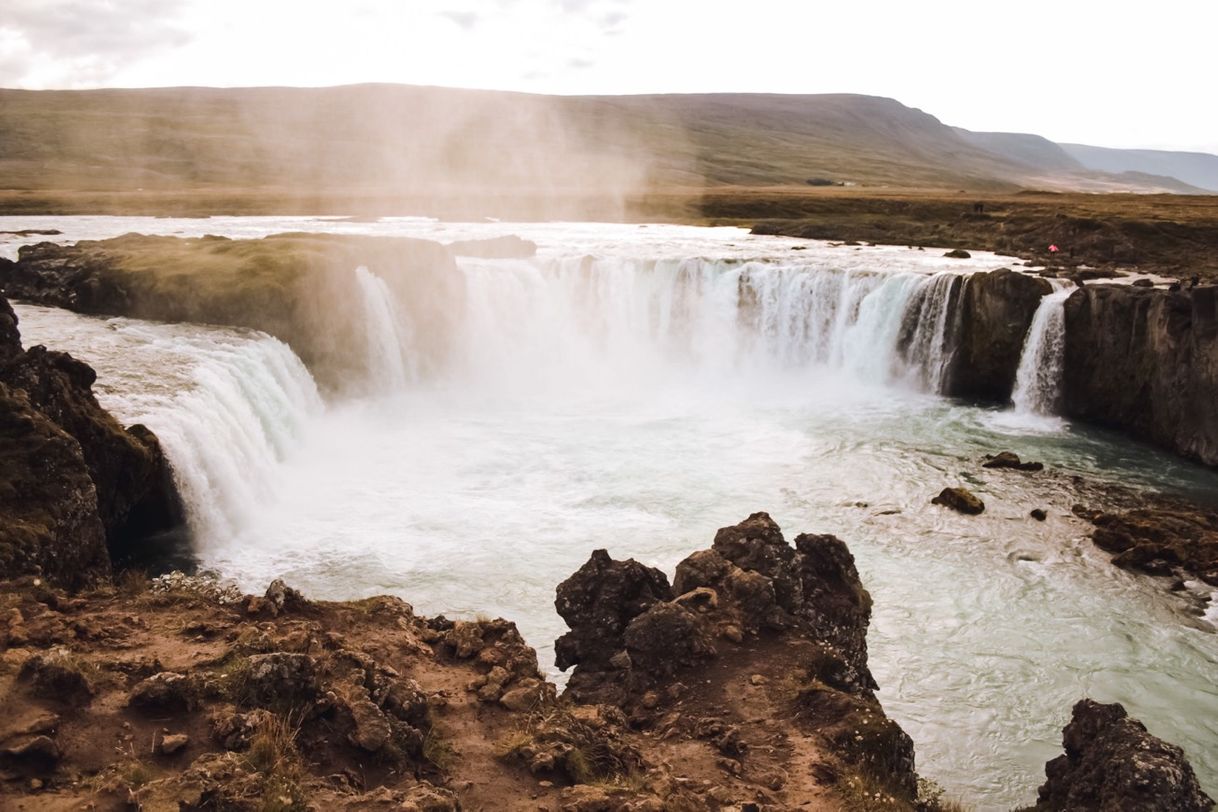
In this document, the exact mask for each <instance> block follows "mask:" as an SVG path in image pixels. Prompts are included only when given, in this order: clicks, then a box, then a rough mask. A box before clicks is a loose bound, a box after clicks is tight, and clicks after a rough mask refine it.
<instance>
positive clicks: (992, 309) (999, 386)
mask: <svg viewBox="0 0 1218 812" xmlns="http://www.w3.org/2000/svg"><path fill="white" fill-rule="evenodd" d="M1052 291H1053V287H1052V286H1051V285H1050V284H1049V282H1048V281H1047V280H1045V279H1040V278H1038V277H1034V276H1027V275H1025V274H1021V273H1017V272H1015V271H1012V270H1009V269H1007V268H1003V269H1000V270H997V271H991V272H989V273H975V274H972V275H971V276H969V277H967V278H966V279H965V281H964V286H963V289H962V291H961V293H960V295H959V296H958V297H957V300H956V301H954V302H953V303H952V307H951V308H950V310H951V315H950V316H949V318H954V319H955V320H956V324H957V325H958V326H957V328H956V336H955V346H956V351H955V353H954V354H953V356H952V360H951V363H950V365H949V367H948V369H947V371H946V376H945V377H946V384H945V386H944V394H947V395H952V396H955V397H968V398H978V399H981V400H991V401H995V402H1000V403H1005V402H1007V401H1008V400H1010V398H1011V390H1012V389H1013V388H1014V385H1015V371H1016V370H1017V369H1018V368H1019V358H1020V356H1021V355H1022V354H1023V342H1024V338H1025V337H1026V336H1027V334H1028V328H1029V327H1030V326H1031V325H1032V317H1033V316H1034V315H1035V313H1036V309H1037V308H1038V307H1039V306H1040V300H1041V298H1042V297H1043V296H1045V295H1046V294H1049V293H1051V292H1052ZM957 308H958V310H957ZM1067 343H1069V342H1067Z"/></svg>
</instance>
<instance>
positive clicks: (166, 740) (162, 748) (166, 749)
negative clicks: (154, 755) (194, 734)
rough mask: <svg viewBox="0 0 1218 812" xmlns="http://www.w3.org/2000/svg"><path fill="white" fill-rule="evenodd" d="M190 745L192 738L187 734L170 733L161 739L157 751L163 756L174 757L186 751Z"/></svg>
mask: <svg viewBox="0 0 1218 812" xmlns="http://www.w3.org/2000/svg"><path fill="white" fill-rule="evenodd" d="M188 744H190V737H189V736H187V735H186V734H185V733H169V734H167V735H165V736H162V737H161V741H160V744H159V745H158V746H157V750H158V751H159V752H160V753H161V755H165V756H172V755H173V754H174V753H177V752H179V751H181V750H183V749H185V747H186V745H188Z"/></svg>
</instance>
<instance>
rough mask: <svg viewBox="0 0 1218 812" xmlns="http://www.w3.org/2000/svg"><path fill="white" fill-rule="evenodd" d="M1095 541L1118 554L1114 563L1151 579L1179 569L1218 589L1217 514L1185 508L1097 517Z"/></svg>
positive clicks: (1094, 519)
mask: <svg viewBox="0 0 1218 812" xmlns="http://www.w3.org/2000/svg"><path fill="white" fill-rule="evenodd" d="M1085 518H1088V519H1089V520H1090V521H1091V522H1092V523H1093V524H1094V525H1095V530H1094V531H1093V532H1092V534H1091V539H1092V541H1094V542H1095V545H1096V546H1097V547H1099V548H1100V549H1102V550H1106V551H1108V552H1110V553H1113V559H1112V563H1114V564H1116V565H1117V566H1118V567H1122V568H1124V569H1129V570H1134V571H1137V572H1145V573H1148V574H1151V575H1171V574H1173V573H1175V572H1176V571H1178V570H1182V571H1184V572H1186V573H1191V574H1195V575H1196V576H1197V577H1199V578H1201V579H1202V580H1204V581H1205V582H1206V583H1208V584H1211V585H1213V586H1218V512H1214V511H1208V510H1204V509H1201V508H1198V507H1195V506H1190V505H1184V504H1179V505H1176V504H1165V505H1161V506H1150V507H1145V508H1138V509H1136V510H1131V511H1128V512H1126V513H1096V514H1089V515H1087V516H1086V517H1085Z"/></svg>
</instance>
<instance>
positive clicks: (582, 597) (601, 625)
mask: <svg viewBox="0 0 1218 812" xmlns="http://www.w3.org/2000/svg"><path fill="white" fill-rule="evenodd" d="M671 598H672V589H671V588H670V587H669V585H668V578H667V577H666V576H665V575H664V573H662V572H660V571H659V570H657V569H655V568H653V567H647V566H644V565H643V564H640V563H639V562H637V561H635V560H634V559H629V560H627V561H614V560H613V559H612V558H610V557H609V553H608V552H606V551H605V550H595V551H593V553H592V557H591V558H589V559H588V561H587V563H586V564H584V565H583V566H582V567H580V568H579V570H578V571H576V572H575V574H574V575H572V576H571V577H570V578H568V579H567V580H565V581H563V582H562V583H561V584H559V585H558V591H557V598H556V599H555V601H554V608H555V609H557V610H558V614H559V615H560V616H561V617H562V619H563V620H565V621H566V622H567V625H568V626H569V627H570V628H571V631H569V632H567V633H566V634H564V635H563V636H562V637H560V638H559V639H558V640H557V642H556V643H555V645H554V651H555V654H556V656H557V662H558V667H559V668H561V669H563V670H566V669H567V668H570V667H571V666H573V665H579V664H581V663H582V664H585V665H586V666H592V667H596V666H603V665H604V664H605V663H608V662H609V660H610V658H612V657H613V656H614V655H615V654H616V653H617V652H619V651H621V650H623V648H624V647H625V641H624V639H623V636H624V634H625V632H626V627H627V626H628V625H630V622H631V621H632V620H634V619H635V618H636V617H638V616H639V615H641V614H643V612H645V611H647V610H648V609H650V608H651V607H652V606H654V605H655V604H657V603H661V602H663V601H667V600H670V599H671Z"/></svg>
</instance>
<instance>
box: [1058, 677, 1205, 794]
mask: <svg viewBox="0 0 1218 812" xmlns="http://www.w3.org/2000/svg"><path fill="white" fill-rule="evenodd" d="M1062 744H1063V746H1064V747H1065V751H1066V752H1065V753H1064V754H1063V755H1060V756H1058V757H1057V758H1055V759H1053V760H1052V761H1050V762H1049V763H1048V764H1046V765H1045V775H1046V776H1047V777H1048V780H1047V781H1046V782H1045V783H1044V785H1043V786H1041V788H1040V798H1039V802H1038V803H1037V805H1036V809H1040V810H1080V811H1081V810H1113V811H1114V812H1115V811H1116V810H1125V809H1138V810H1144V812H1160V811H1161V812H1209V810H1211V809H1213V807H1214V802H1213V800H1212V799H1210V798H1209V796H1207V795H1206V794H1205V793H1204V792H1202V791H1201V786H1200V785H1199V784H1198V783H1197V776H1196V775H1195V774H1194V773H1193V768H1192V767H1191V766H1190V765H1189V763H1188V759H1186V758H1185V757H1184V752H1183V751H1182V750H1180V748H1179V747H1176V746H1175V745H1173V744H1168V743H1167V742H1165V741H1163V740H1161V739H1158V738H1155V737H1154V736H1152V735H1150V733H1148V732H1147V731H1146V728H1145V727H1144V726H1143V725H1142V723H1141V722H1139V721H1138V720H1136V719H1131V718H1130V717H1129V715H1128V714H1127V713H1126V712H1125V708H1124V707H1122V706H1121V705H1120V704H1116V703H1114V704H1111V705H1105V704H1102V703H1100V702H1094V701H1092V700H1090V699H1084V700H1082V701H1080V702H1079V703H1078V704H1076V705H1075V706H1074V713H1073V716H1072V718H1071V720H1070V723H1069V724H1068V725H1066V728H1065V730H1064V731H1063V733H1062Z"/></svg>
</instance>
